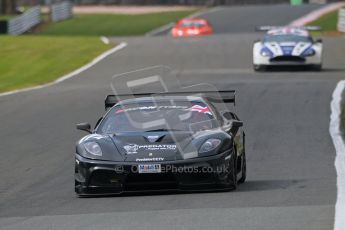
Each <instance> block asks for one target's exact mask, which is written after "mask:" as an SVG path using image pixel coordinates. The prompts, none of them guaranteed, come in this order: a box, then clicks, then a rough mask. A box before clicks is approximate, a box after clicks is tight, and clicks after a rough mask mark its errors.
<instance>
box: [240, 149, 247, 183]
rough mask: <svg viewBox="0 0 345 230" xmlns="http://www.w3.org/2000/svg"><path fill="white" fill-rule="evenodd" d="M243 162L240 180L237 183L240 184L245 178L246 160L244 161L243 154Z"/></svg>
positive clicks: (244, 155) (244, 156)
mask: <svg viewBox="0 0 345 230" xmlns="http://www.w3.org/2000/svg"><path fill="white" fill-rule="evenodd" d="M242 157H243V162H242V168H241V175H242V176H241V178H240V179H239V180H238V183H240V184H242V183H244V182H245V181H246V178H247V160H246V154H245V153H243V156H242Z"/></svg>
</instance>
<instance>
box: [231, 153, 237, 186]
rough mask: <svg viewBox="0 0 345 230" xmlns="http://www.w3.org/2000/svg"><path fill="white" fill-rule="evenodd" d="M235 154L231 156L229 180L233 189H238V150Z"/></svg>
mask: <svg viewBox="0 0 345 230" xmlns="http://www.w3.org/2000/svg"><path fill="white" fill-rule="evenodd" d="M233 154H234V156H233V157H232V158H231V159H232V160H231V162H230V163H229V171H230V172H229V182H230V186H231V187H232V189H233V190H236V189H237V159H236V155H237V154H236V152H234V153H233Z"/></svg>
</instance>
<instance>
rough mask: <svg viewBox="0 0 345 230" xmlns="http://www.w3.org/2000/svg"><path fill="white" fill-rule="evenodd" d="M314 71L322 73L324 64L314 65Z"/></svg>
mask: <svg viewBox="0 0 345 230" xmlns="http://www.w3.org/2000/svg"><path fill="white" fill-rule="evenodd" d="M313 69H314V70H315V71H321V70H322V64H320V65H314V66H313Z"/></svg>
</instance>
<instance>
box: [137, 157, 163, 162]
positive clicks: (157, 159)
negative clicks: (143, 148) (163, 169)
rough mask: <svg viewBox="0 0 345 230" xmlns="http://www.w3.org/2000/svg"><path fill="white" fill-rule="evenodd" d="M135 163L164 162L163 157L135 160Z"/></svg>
mask: <svg viewBox="0 0 345 230" xmlns="http://www.w3.org/2000/svg"><path fill="white" fill-rule="evenodd" d="M135 161H139V162H142V161H164V158H163V157H153V158H137V159H135Z"/></svg>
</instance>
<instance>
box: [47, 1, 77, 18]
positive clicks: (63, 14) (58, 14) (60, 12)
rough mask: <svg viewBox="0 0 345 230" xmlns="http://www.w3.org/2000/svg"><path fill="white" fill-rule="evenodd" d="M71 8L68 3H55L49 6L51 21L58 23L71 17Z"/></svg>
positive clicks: (70, 4)
mask: <svg viewBox="0 0 345 230" xmlns="http://www.w3.org/2000/svg"><path fill="white" fill-rule="evenodd" d="M72 9H73V6H72V3H71V2H69V1H65V2H61V3H56V4H53V5H52V6H51V20H52V21H53V22H58V21H62V20H66V19H68V18H71V17H73V10H72Z"/></svg>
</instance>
